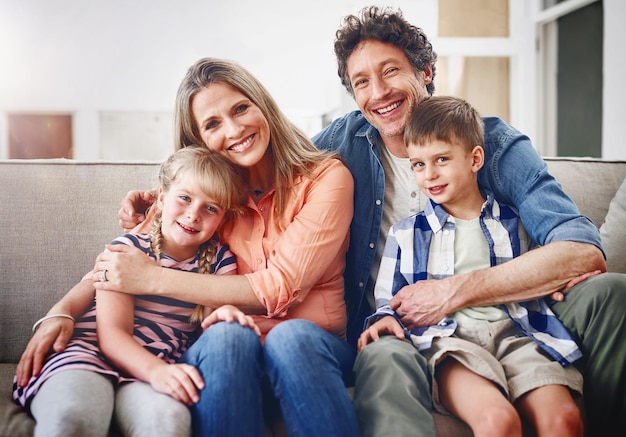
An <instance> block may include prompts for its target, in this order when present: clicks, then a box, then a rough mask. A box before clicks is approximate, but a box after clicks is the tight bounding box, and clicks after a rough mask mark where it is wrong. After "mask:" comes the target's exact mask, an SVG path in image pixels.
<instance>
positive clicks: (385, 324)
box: [357, 316, 405, 352]
mask: <svg viewBox="0 0 626 437" xmlns="http://www.w3.org/2000/svg"><path fill="white" fill-rule="evenodd" d="M385 334H390V335H395V336H396V337H398V338H399V339H400V340H404V339H405V336H404V329H403V328H402V326H400V324H399V323H398V321H397V320H396V319H395V318H393V317H392V316H385V317H383V318H382V319H380V320H378V321H376V323H374V324H373V325H372V326H370V327H369V328H367V329H366V330H365V331H363V332H362V333H361V336H360V337H359V341H358V342H357V347H358V351H359V352H361V350H363V348H364V347H365V346H367V345H368V344H369V343H371V342H373V341H378V340H380V336H381V335H385Z"/></svg>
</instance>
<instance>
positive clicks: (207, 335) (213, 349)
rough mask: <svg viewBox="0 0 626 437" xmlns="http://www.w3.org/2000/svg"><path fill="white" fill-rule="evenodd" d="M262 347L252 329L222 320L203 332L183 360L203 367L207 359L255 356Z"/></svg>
mask: <svg viewBox="0 0 626 437" xmlns="http://www.w3.org/2000/svg"><path fill="white" fill-rule="evenodd" d="M260 349H261V342H260V339H259V337H258V336H257V335H256V333H255V332H254V331H253V330H252V329H250V328H248V327H245V326H241V325H240V324H239V323H228V322H220V323H217V324H215V325H212V326H210V327H209V328H207V329H206V330H205V331H204V332H203V333H202V335H201V336H200V337H199V338H198V339H197V340H196V341H195V342H194V344H193V345H191V347H190V348H189V349H188V350H187V351H186V352H185V354H184V355H183V358H182V361H183V362H186V363H188V364H191V365H194V366H196V367H201V366H202V363H204V362H206V361H213V360H221V359H223V358H224V356H232V357H237V356H240V355H241V354H244V355H250V356H254V355H255V354H258V353H260Z"/></svg>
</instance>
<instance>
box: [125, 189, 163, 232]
mask: <svg viewBox="0 0 626 437" xmlns="http://www.w3.org/2000/svg"><path fill="white" fill-rule="evenodd" d="M155 200H156V193H155V192H154V191H139V190H135V191H129V192H128V193H126V197H124V199H122V206H121V208H120V210H119V211H118V213H117V217H118V218H119V221H120V227H121V228H122V229H124V232H128V231H130V230H131V229H133V228H134V227H135V226H137V225H138V224H139V223H141V222H143V221H144V220H145V219H146V215H145V214H146V211H147V210H148V208H150V207H151V206H152V204H153V203H154V201H155Z"/></svg>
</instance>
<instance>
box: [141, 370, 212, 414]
mask: <svg viewBox="0 0 626 437" xmlns="http://www.w3.org/2000/svg"><path fill="white" fill-rule="evenodd" d="M149 382H150V385H151V386H152V388H153V389H155V390H156V391H158V392H160V393H165V394H166V395H169V396H171V397H173V398H174V399H176V400H177V401H179V402H182V403H184V404H185V405H188V406H192V405H193V404H195V403H196V402H198V401H199V400H200V396H199V395H198V390H202V389H203V388H204V380H203V379H202V376H200V372H198V370H197V369H196V368H195V367H194V366H192V365H189V364H182V363H180V364H167V363H166V362H163V365H159V366H157V367H156V368H155V369H154V370H152V372H151V373H150V381H149Z"/></svg>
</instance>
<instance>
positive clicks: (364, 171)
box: [313, 111, 602, 344]
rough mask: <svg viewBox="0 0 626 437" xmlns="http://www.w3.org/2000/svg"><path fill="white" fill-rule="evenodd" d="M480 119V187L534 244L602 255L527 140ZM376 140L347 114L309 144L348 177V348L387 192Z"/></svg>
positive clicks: (594, 234)
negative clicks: (583, 247) (582, 247)
mask: <svg viewBox="0 0 626 437" xmlns="http://www.w3.org/2000/svg"><path fill="white" fill-rule="evenodd" d="M483 120H484V122H485V144H484V148H485V165H484V166H483V168H482V169H481V170H480V171H479V173H478V183H479V185H480V187H481V188H483V189H486V190H488V191H491V192H493V193H494V195H495V197H496V199H497V200H498V201H499V202H502V203H506V204H509V205H512V206H514V207H515V208H516V209H517V210H518V211H519V212H520V216H521V219H522V223H523V224H524V227H525V228H526V230H527V232H528V234H529V236H530V238H531V239H532V240H533V241H535V242H537V243H538V244H539V245H546V244H548V243H550V242H553V241H563V240H567V241H576V242H582V243H590V244H593V245H595V246H597V247H599V248H600V249H602V245H601V242H600V232H599V231H598V228H597V227H596V226H595V225H594V224H593V222H592V221H591V220H590V219H589V218H587V217H585V216H583V215H582V214H581V213H580V211H579V210H578V207H577V206H576V205H575V204H574V202H573V201H572V199H571V198H570V197H569V196H567V195H566V194H565V192H563V190H562V189H561V186H560V184H559V183H557V182H556V180H555V179H554V178H553V177H552V176H551V175H550V174H549V173H548V169H547V165H546V163H545V162H544V161H543V159H542V158H541V156H539V154H538V153H537V151H536V150H535V149H534V147H533V146H532V144H531V141H530V139H529V138H528V137H527V136H525V135H524V134H522V133H520V132H519V131H517V130H516V129H514V128H513V127H511V126H510V125H508V124H507V123H505V122H504V121H502V120H501V119H499V118H496V117H484V118H483ZM375 135H377V132H376V130H375V128H374V127H373V126H372V125H370V124H369V122H368V121H367V120H366V119H365V117H363V115H362V114H361V112H360V111H353V112H351V113H348V114H347V115H345V116H343V117H341V118H338V119H336V120H334V121H333V122H332V123H331V124H330V125H329V126H327V127H326V128H325V129H324V130H322V131H321V132H320V133H319V134H317V135H316V136H315V137H313V141H314V143H315V144H316V145H317V147H318V148H320V149H328V150H335V151H337V152H339V153H340V154H341V156H342V157H343V159H344V162H345V164H346V165H347V167H348V168H349V169H350V172H351V173H352V176H353V177H354V218H353V220H352V224H351V227H350V246H349V248H348V253H347V263H346V270H345V273H344V278H345V297H346V305H347V311H348V327H347V329H348V340H349V341H350V342H351V343H352V344H356V340H357V339H358V336H359V334H360V333H361V331H362V329H363V322H364V320H365V318H366V317H367V316H369V315H370V314H372V313H373V312H374V308H370V306H369V304H368V301H367V299H365V297H364V293H365V290H366V286H367V282H368V281H369V280H370V270H371V268H372V263H373V260H374V255H375V253H376V244H377V242H378V233H379V232H380V224H381V221H382V216H383V199H384V191H385V175H384V173H383V166H382V164H381V162H380V150H379V149H378V148H377V147H376V146H375V144H376V142H375V141H374V138H375Z"/></svg>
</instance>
